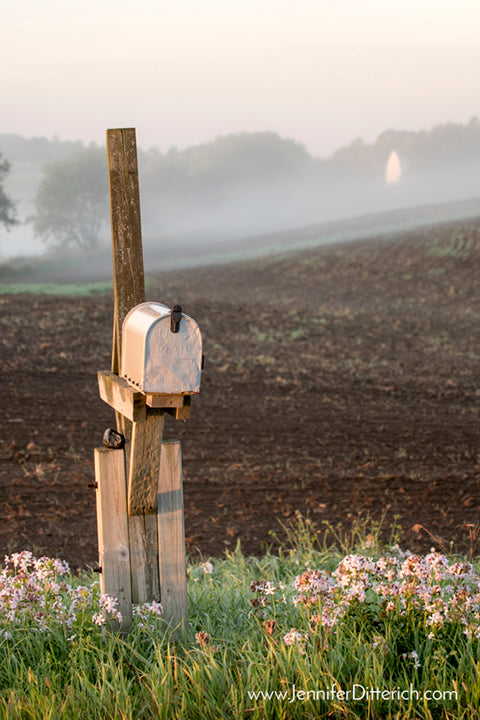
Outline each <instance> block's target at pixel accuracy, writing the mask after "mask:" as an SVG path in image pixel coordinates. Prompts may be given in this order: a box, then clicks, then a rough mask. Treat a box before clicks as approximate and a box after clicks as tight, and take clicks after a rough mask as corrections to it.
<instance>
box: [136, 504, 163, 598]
mask: <svg viewBox="0 0 480 720" xmlns="http://www.w3.org/2000/svg"><path fill="white" fill-rule="evenodd" d="M128 528H129V535H130V566H131V576H132V602H134V603H139V604H143V603H146V602H152V601H155V602H159V601H160V582H159V576H158V531H157V518H156V516H155V515H134V516H130V517H129V518H128Z"/></svg>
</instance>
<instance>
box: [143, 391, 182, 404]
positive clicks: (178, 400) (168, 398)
mask: <svg viewBox="0 0 480 720" xmlns="http://www.w3.org/2000/svg"><path fill="white" fill-rule="evenodd" d="M190 398H191V395H168V394H162V393H145V400H146V403H147V405H148V406H149V407H151V408H181V407H183V406H184V405H188V404H190Z"/></svg>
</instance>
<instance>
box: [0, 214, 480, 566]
mask: <svg viewBox="0 0 480 720" xmlns="http://www.w3.org/2000/svg"><path fill="white" fill-rule="evenodd" d="M479 267H480V221H472V220H468V221H465V222H460V223H459V222H456V223H451V224H443V225H438V226H431V227H426V228H423V229H421V230H418V231H412V232H410V233H408V234H403V235H401V236H388V237H377V238H373V239H370V240H368V241H365V240H362V241H358V242H350V243H348V244H342V245H338V246H333V247H326V248H325V247H324V248H320V249H316V250H309V251H303V252H300V253H296V254H287V253H285V254H283V255H275V256H270V257H268V258H263V259H260V260H256V261H254V262H245V263H236V264H231V265H225V266H222V265H219V266H214V267H213V266H212V267H203V268H198V269H191V270H182V271H179V272H169V273H168V274H164V275H157V276H155V277H150V278H149V283H148V291H147V294H148V297H149V298H150V299H156V300H160V301H162V302H165V303H167V304H169V305H173V304H175V303H177V302H178V303H180V304H181V305H182V306H183V309H184V311H185V312H186V313H187V314H189V315H191V316H192V317H194V318H195V319H196V320H197V322H198V323H199V325H200V328H201V330H202V333H203V337H204V343H205V356H206V364H205V370H204V374H203V380H202V390H201V393H200V395H199V396H198V397H197V398H195V399H194V400H193V407H192V417H191V419H190V420H188V421H187V422H181V421H178V422H177V421H174V420H173V419H171V418H169V419H168V420H167V422H166V435H167V437H170V438H180V439H181V441H182V454H183V466H184V500H185V524H186V542H187V550H188V552H189V554H190V556H191V557H192V558H194V557H198V555H199V554H202V555H204V556H222V554H223V553H224V552H225V550H226V549H229V550H231V549H233V548H234V547H235V546H236V543H237V541H238V540H240V541H241V546H242V548H243V550H244V552H246V553H251V554H260V553H262V552H263V551H264V550H265V547H266V546H267V545H269V544H273V547H274V548H275V546H276V543H278V542H281V541H283V540H285V537H286V536H285V531H284V529H283V526H285V525H288V523H290V522H291V521H293V520H294V519H295V513H296V511H299V512H300V513H302V514H303V515H304V516H308V517H310V518H311V519H312V520H314V521H315V523H316V526H317V528H318V529H319V531H321V532H322V531H323V529H324V528H325V525H324V521H326V522H328V523H330V524H332V525H334V526H336V525H338V526H339V527H341V528H342V531H347V530H348V529H349V528H350V527H351V526H352V524H354V523H356V522H358V521H359V520H364V519H365V518H368V517H370V518H372V519H373V520H377V521H378V520H379V519H380V518H381V517H382V516H384V518H385V519H384V525H383V527H384V533H385V537H387V536H388V534H389V532H390V528H391V526H392V523H394V521H395V522H396V523H397V524H398V525H399V526H400V527H401V537H400V542H401V544H402V545H403V546H404V547H409V548H410V549H411V550H412V551H419V552H420V551H421V552H423V551H425V550H428V549H429V548H430V547H431V546H432V545H433V546H435V547H437V548H439V549H441V548H444V549H446V550H449V551H454V552H465V551H467V552H469V551H470V550H471V549H472V550H473V552H476V547H475V545H474V544H473V545H472V543H471V542H470V540H469V533H470V535H471V534H472V532H473V533H474V531H475V528H476V526H477V525H478V524H479V509H480V448H479V427H480V423H479V415H480V381H479V362H480V333H479V327H480V307H479V300H480V284H479V280H478V268H479ZM112 317H113V302H112V297H111V296H110V295H102V294H97V295H93V296H87V297H82V298H78V297H75V298H73V297H54V296H51V295H33V294H24V295H2V296H0V323H1V335H0V359H1V368H2V382H1V384H0V400H1V408H2V412H1V417H0V429H1V433H0V553H1V554H6V553H10V552H12V551H16V550H20V549H32V550H33V551H35V552H36V553H40V554H47V555H53V556H59V557H62V558H64V559H66V560H68V561H69V562H70V564H71V566H72V567H73V568H81V567H85V566H94V565H95V564H96V563H97V535H96V514H95V490H92V489H91V488H89V487H88V485H89V484H90V483H92V482H93V481H94V472H93V449H94V447H96V446H97V445H101V442H102V436H103V432H104V430H105V429H106V428H107V427H111V426H113V424H114V417H113V411H112V410H111V409H110V408H109V407H108V406H106V405H104V404H103V403H102V402H101V401H100V399H99V397H98V390H97V383H96V372H97V370H99V369H108V368H109V365H110V350H111V333H112V330H111V328H112Z"/></svg>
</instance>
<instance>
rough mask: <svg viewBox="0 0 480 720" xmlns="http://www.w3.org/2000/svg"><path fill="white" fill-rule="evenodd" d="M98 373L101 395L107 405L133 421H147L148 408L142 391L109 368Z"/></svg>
mask: <svg viewBox="0 0 480 720" xmlns="http://www.w3.org/2000/svg"><path fill="white" fill-rule="evenodd" d="M97 375H98V389H99V392H100V397H101V399H102V400H103V401H104V402H106V403H107V405H110V407H112V408H114V409H115V410H116V411H117V412H119V413H121V415H123V416H124V417H126V418H128V419H129V420H132V421H133V422H145V420H146V419H147V408H146V404H145V395H144V394H143V393H142V392H140V391H139V390H135V389H134V388H132V386H131V385H129V384H128V382H127V381H126V380H125V378H121V377H118V375H115V373H112V372H109V371H108V370H100V371H99V372H98V373H97Z"/></svg>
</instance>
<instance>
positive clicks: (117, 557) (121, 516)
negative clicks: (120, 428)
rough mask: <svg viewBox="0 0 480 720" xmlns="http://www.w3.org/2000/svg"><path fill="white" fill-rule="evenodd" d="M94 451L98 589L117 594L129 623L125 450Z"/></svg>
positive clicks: (129, 585)
mask: <svg viewBox="0 0 480 720" xmlns="http://www.w3.org/2000/svg"><path fill="white" fill-rule="evenodd" d="M94 455H95V478H96V481H97V529H98V548H99V564H100V568H101V573H100V590H101V592H102V593H111V594H112V595H115V596H116V597H117V598H118V601H119V610H120V612H121V613H122V616H123V619H124V627H128V625H129V624H130V622H131V618H132V588H131V578H130V552H129V535H128V523H127V497H126V483H125V454H124V451H123V450H108V449H107V448H96V449H95V454H94Z"/></svg>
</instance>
